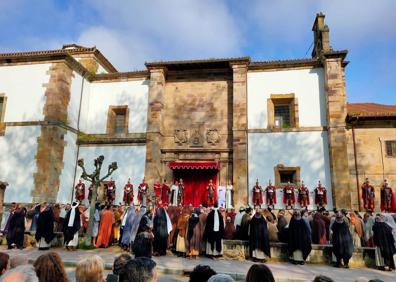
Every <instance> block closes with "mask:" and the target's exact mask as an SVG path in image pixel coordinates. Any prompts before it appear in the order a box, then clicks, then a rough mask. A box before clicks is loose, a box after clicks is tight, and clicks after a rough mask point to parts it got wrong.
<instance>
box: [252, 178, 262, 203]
mask: <svg viewBox="0 0 396 282" xmlns="http://www.w3.org/2000/svg"><path fill="white" fill-rule="evenodd" d="M262 204H263V188H261V186H260V184H259V182H258V179H257V181H256V185H254V186H253V205H254V206H260V207H261V205H262Z"/></svg>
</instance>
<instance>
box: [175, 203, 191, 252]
mask: <svg viewBox="0 0 396 282" xmlns="http://www.w3.org/2000/svg"><path fill="white" fill-rule="evenodd" d="M189 218H190V215H189V213H188V210H187V207H184V208H183V210H182V213H181V215H180V216H179V218H178V220H177V225H176V228H177V230H178V231H177V239H176V252H177V253H178V255H184V254H186V252H187V250H186V236H187V227H188V219H189Z"/></svg>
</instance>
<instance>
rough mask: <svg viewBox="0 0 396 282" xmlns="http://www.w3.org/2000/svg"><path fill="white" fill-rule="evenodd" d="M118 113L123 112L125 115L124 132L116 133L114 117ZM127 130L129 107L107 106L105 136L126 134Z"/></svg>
mask: <svg viewBox="0 0 396 282" xmlns="http://www.w3.org/2000/svg"><path fill="white" fill-rule="evenodd" d="M119 112H123V113H124V114H125V123H124V132H122V133H116V131H115V129H116V128H115V126H116V115H117V113H119ZM128 129H129V107H128V105H118V106H109V109H108V111H107V126H106V133H107V134H127V133H128Z"/></svg>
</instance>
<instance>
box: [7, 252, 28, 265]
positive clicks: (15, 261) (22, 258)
mask: <svg viewBox="0 0 396 282" xmlns="http://www.w3.org/2000/svg"><path fill="white" fill-rule="evenodd" d="M25 264H29V261H28V257H27V255H24V254H20V255H15V256H13V257H11V259H10V267H11V268H15V267H17V266H20V265H25Z"/></svg>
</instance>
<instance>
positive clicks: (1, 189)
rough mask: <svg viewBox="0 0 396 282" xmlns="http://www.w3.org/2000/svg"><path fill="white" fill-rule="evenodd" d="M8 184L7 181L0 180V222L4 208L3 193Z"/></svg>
mask: <svg viewBox="0 0 396 282" xmlns="http://www.w3.org/2000/svg"><path fill="white" fill-rule="evenodd" d="M7 186H8V183H7V182H3V181H0V224H1V222H2V220H3V209H4V206H3V205H4V193H5V190H6V188H7Z"/></svg>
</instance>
